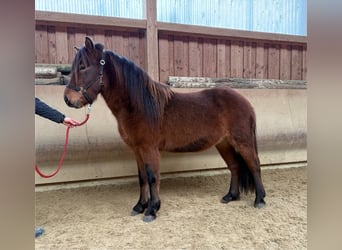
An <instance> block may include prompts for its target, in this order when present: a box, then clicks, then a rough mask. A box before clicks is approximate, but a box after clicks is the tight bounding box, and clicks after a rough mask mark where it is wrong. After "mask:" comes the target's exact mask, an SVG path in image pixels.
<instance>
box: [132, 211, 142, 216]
mask: <svg viewBox="0 0 342 250" xmlns="http://www.w3.org/2000/svg"><path fill="white" fill-rule="evenodd" d="M138 214H141V213H139V212H137V211H135V210H132V212H131V216H136V215H138Z"/></svg>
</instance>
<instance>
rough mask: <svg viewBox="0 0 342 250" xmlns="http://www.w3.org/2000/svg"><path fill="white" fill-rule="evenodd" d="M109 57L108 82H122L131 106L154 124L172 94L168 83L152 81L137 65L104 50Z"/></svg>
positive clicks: (156, 122)
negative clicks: (110, 76)
mask: <svg viewBox="0 0 342 250" xmlns="http://www.w3.org/2000/svg"><path fill="white" fill-rule="evenodd" d="M105 53H106V54H107V55H108V56H109V58H110V65H109V66H108V67H109V68H107V69H108V70H109V72H110V75H112V76H114V79H115V80H114V81H110V82H111V83H110V84H122V85H123V86H122V87H124V88H125V89H126V91H127V94H128V95H129V99H130V102H131V106H132V107H133V108H134V109H135V110H138V112H141V113H143V114H144V116H146V117H147V119H148V120H149V121H150V122H151V123H152V124H154V125H156V124H158V121H160V119H161V117H162V115H163V111H164V106H165V105H166V104H167V102H168V100H169V99H170V98H171V96H172V95H173V91H172V90H171V87H170V86H169V85H166V84H163V83H159V82H156V81H153V80H152V79H151V77H150V76H149V75H148V74H147V73H146V72H145V71H144V70H143V69H142V68H140V67H139V66H138V65H136V64H135V63H133V62H132V61H130V60H128V59H127V58H125V57H122V56H119V55H117V54H115V53H114V52H112V51H106V52H105Z"/></svg>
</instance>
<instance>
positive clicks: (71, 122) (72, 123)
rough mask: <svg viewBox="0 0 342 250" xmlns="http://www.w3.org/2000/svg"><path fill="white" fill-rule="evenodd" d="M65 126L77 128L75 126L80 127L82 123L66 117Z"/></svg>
mask: <svg viewBox="0 0 342 250" xmlns="http://www.w3.org/2000/svg"><path fill="white" fill-rule="evenodd" d="M63 124H64V125H65V126H67V127H71V128H73V127H75V126H78V125H79V124H80V122H78V121H76V120H74V119H72V118H70V117H67V116H66V117H65V118H64V121H63Z"/></svg>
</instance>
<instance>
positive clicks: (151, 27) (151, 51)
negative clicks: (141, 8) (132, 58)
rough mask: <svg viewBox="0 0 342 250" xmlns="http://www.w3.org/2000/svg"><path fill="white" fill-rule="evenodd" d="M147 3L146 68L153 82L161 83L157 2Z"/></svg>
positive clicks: (153, 0)
mask: <svg viewBox="0 0 342 250" xmlns="http://www.w3.org/2000/svg"><path fill="white" fill-rule="evenodd" d="M145 1H146V68H147V72H148V74H149V75H150V76H151V77H152V79H153V80H156V81H159V60H158V58H159V52H158V30H157V0H145Z"/></svg>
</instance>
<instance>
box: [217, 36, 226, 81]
mask: <svg viewBox="0 0 342 250" xmlns="http://www.w3.org/2000/svg"><path fill="white" fill-rule="evenodd" d="M227 62H228V60H226V40H225V39H218V40H217V77H228V76H229V75H227V71H226V67H227V66H226V63H227Z"/></svg>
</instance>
